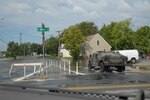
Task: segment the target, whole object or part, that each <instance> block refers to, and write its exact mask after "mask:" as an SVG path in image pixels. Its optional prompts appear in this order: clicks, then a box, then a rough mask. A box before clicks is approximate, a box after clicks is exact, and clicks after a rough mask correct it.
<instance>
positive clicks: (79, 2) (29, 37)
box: [0, 0, 150, 51]
mask: <svg viewBox="0 0 150 100" xmlns="http://www.w3.org/2000/svg"><path fill="white" fill-rule="evenodd" d="M149 12H150V0H0V39H2V40H4V41H6V42H9V41H15V42H19V33H22V42H34V43H41V37H42V36H41V33H39V32H37V30H36V28H37V27H39V26H41V23H44V24H45V25H46V26H47V27H49V28H50V31H49V32H46V38H49V37H50V36H51V35H53V36H57V35H58V34H57V33H56V31H58V30H63V29H64V28H67V27H68V26H70V25H74V24H76V23H80V22H82V21H92V22H94V23H95V24H96V25H97V26H98V27H99V28H101V26H102V25H103V24H108V23H111V22H112V21H121V20H124V19H126V18H132V27H134V28H135V29H137V28H138V27H140V26H144V25H149V26H150V13H149ZM3 18H4V19H3ZM6 48H7V45H6V44H5V43H4V42H2V41H1V40H0V51H1V50H6Z"/></svg>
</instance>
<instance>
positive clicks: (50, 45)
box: [46, 37, 59, 54]
mask: <svg viewBox="0 0 150 100" xmlns="http://www.w3.org/2000/svg"><path fill="white" fill-rule="evenodd" d="M58 45H59V40H58V38H56V37H50V38H49V39H48V40H46V52H47V54H58Z"/></svg>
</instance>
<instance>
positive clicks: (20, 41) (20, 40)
mask: <svg viewBox="0 0 150 100" xmlns="http://www.w3.org/2000/svg"><path fill="white" fill-rule="evenodd" d="M21 41H22V33H20V45H21Z"/></svg>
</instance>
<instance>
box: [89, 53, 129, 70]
mask: <svg viewBox="0 0 150 100" xmlns="http://www.w3.org/2000/svg"><path fill="white" fill-rule="evenodd" d="M126 65H127V57H126V56H123V55H121V54H120V53H118V52H97V53H94V54H91V55H90V59H89V62H88V69H89V71H91V70H100V72H105V71H112V69H114V70H116V71H118V72H123V71H125V66H126Z"/></svg>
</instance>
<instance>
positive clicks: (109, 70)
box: [105, 67, 113, 72]
mask: <svg viewBox="0 0 150 100" xmlns="http://www.w3.org/2000/svg"><path fill="white" fill-rule="evenodd" d="M105 71H106V72H112V71H113V70H112V69H110V67H105Z"/></svg>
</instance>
